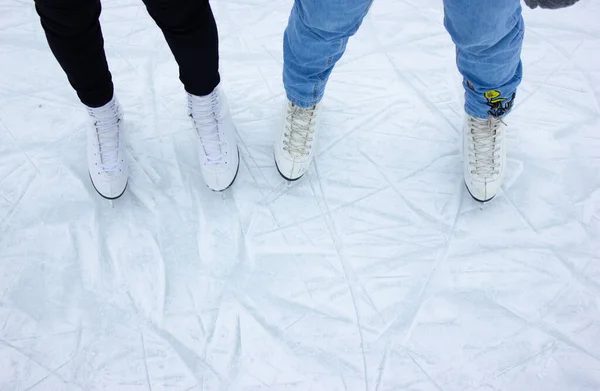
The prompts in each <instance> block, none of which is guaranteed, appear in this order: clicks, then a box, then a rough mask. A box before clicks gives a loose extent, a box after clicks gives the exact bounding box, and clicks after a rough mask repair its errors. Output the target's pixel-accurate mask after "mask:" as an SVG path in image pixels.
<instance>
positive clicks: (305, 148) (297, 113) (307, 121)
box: [283, 103, 316, 157]
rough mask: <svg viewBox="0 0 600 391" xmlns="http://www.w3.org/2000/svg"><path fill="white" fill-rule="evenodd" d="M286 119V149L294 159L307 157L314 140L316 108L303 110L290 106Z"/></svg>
mask: <svg viewBox="0 0 600 391" xmlns="http://www.w3.org/2000/svg"><path fill="white" fill-rule="evenodd" d="M289 105H290V106H289V109H288V114H287V118H286V128H285V140H284V142H283V143H284V149H285V150H287V151H288V152H289V153H290V155H292V156H294V157H305V156H306V155H308V153H309V151H310V148H311V147H312V144H311V143H312V141H313V138H314V132H315V127H314V115H315V111H316V107H315V106H313V107H310V108H302V107H299V106H296V105H294V104H291V103H290V104H289Z"/></svg>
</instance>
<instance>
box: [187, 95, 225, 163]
mask: <svg viewBox="0 0 600 391" xmlns="http://www.w3.org/2000/svg"><path fill="white" fill-rule="evenodd" d="M189 105H190V107H189V108H190V114H191V117H192V119H193V120H194V124H195V127H196V132H197V133H198V136H199V137H200V141H201V143H202V146H203V148H204V154H205V156H206V162H207V163H208V164H211V165H213V164H214V165H216V164H221V163H223V158H224V153H223V150H222V146H223V141H221V137H220V136H221V135H220V132H219V125H220V123H219V115H218V111H219V96H218V91H216V90H215V91H213V92H212V93H211V94H210V95H208V96H203V97H199V96H190V101H189Z"/></svg>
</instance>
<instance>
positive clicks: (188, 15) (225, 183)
mask: <svg viewBox="0 0 600 391" xmlns="http://www.w3.org/2000/svg"><path fill="white" fill-rule="evenodd" d="M144 3H145V4H146V8H147V9H148V13H149V14H150V16H151V17H152V18H153V19H154V21H155V22H156V24H157V25H158V27H160V28H161V30H162V31H163V34H164V35H165V38H166V40H167V43H168V44H169V47H170V48H171V52H173V56H174V57H175V61H177V64H178V65H179V78H180V79H181V82H182V83H183V85H184V87H185V90H186V91H187V93H188V109H189V115H190V117H191V118H192V122H193V124H194V128H195V129H196V132H197V134H198V140H199V147H198V151H199V157H200V171H201V172H202V177H203V178H204V181H205V183H206V185H207V186H208V187H209V188H210V189H212V190H214V191H222V190H225V189H227V188H228V187H229V186H231V184H232V183H233V181H234V180H235V178H236V176H237V172H238V168H239V152H238V148H237V141H236V135H235V127H234V124H233V120H232V118H231V113H230V111H229V106H228V103H227V98H226V97H225V93H224V92H223V89H222V88H221V87H220V86H219V84H220V76H219V38H218V33H217V25H216V23H215V18H214V17H213V13H212V10H211V8H210V5H209V3H208V0H144Z"/></svg>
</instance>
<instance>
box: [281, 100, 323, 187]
mask: <svg viewBox="0 0 600 391" xmlns="http://www.w3.org/2000/svg"><path fill="white" fill-rule="evenodd" d="M318 114H319V106H318V105H316V106H313V107H309V108H302V107H300V106H296V105H295V104H293V103H291V102H289V101H288V102H287V103H286V107H285V114H284V119H283V124H282V126H281V128H280V129H279V134H278V135H277V138H276V140H275V146H274V153H275V164H276V166H277V170H279V173H280V174H281V176H282V177H284V178H285V179H287V180H288V181H295V180H297V179H300V177H302V175H304V173H305V172H306V171H307V170H308V167H309V166H310V163H311V162H312V160H313V157H314V154H315V142H316V136H317V134H316V133H317V128H318Z"/></svg>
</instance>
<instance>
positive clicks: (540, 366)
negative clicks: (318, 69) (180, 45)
mask: <svg viewBox="0 0 600 391" xmlns="http://www.w3.org/2000/svg"><path fill="white" fill-rule="evenodd" d="M291 5H292V1H291V0H282V1H267V0H213V2H212V6H213V8H214V11H215V15H216V18H217V21H218V25H219V30H220V36H221V70H222V76H223V84H224V87H225V90H226V92H227V94H228V97H229V101H230V103H231V106H232V110H233V117H234V120H235V123H236V125H237V131H238V133H239V140H240V151H241V167H240V173H239V176H238V180H237V183H236V184H235V185H234V186H233V187H232V188H231V189H230V190H229V191H227V192H226V193H224V194H215V193H212V192H211V191H210V190H208V189H207V188H206V187H205V185H204V184H203V182H202V179H201V178H200V174H199V167H198V163H197V160H196V155H195V153H196V151H195V150H194V133H193V130H192V126H191V122H190V121H189V118H187V117H186V115H185V114H186V105H185V94H184V91H183V88H182V86H181V84H180V83H179V81H178V79H177V67H176V64H175V61H174V60H173V58H172V56H171V54H170V52H169V50H168V47H167V45H166V43H165V42H164V39H163V37H162V34H161V32H160V31H159V30H158V28H157V27H156V26H155V24H154V22H153V21H152V20H151V19H150V17H149V16H148V15H147V13H146V11H145V9H144V6H143V4H142V3H141V2H140V1H133V0H112V1H108V0H106V1H105V2H104V11H103V15H102V21H103V29H104V32H105V39H106V51H107V55H108V60H109V63H110V65H111V69H112V71H113V76H114V80H115V85H116V89H117V94H118V97H119V99H120V101H121V103H122V105H123V107H124V109H125V113H126V121H127V125H128V128H127V136H128V148H127V150H128V156H127V157H128V158H129V161H130V167H131V179H130V182H129V187H128V191H127V192H126V193H125V195H124V196H123V197H122V198H121V199H119V200H118V201H115V202H114V203H113V205H111V203H109V202H107V201H105V200H103V199H101V198H100V197H99V196H98V195H97V194H96V193H95V191H94V189H93V188H92V186H91V185H90V182H89V178H88V175H87V172H86V164H85V152H84V151H85V147H84V145H85V137H84V134H85V133H84V129H85V126H86V125H87V117H86V116H87V114H86V112H85V110H82V108H81V105H80V104H79V102H78V101H77V98H76V96H75V94H74V93H73V91H72V90H71V88H70V87H69V86H68V84H67V82H66V78H65V76H64V74H63V73H62V71H61V70H60V68H59V66H58V65H57V63H56V61H55V60H54V58H53V57H52V55H51V53H50V51H49V49H48V47H47V44H46V41H45V37H44V34H43V31H42V29H41V27H40V24H39V21H38V18H37V15H36V13H35V10H34V6H33V2H31V1H3V2H1V4H0V71H1V72H0V390H1V391H46V390H48V391H67V390H69V391H70V390H85V391H95V390H111V391H112V390H118V391H120V390H127V391H137V390H144V391H146V390H150V391H201V390H202V391H209V390H245V391H251V390H252V391H256V390H267V389H268V390H318V391H334V390H368V391H392V390H410V391H440V390H443V391H453V390H456V391H499V390H507V391H514V390H536V391H537V390H539V391H576V390H577V391H579V390H590V391H591V390H594V391H597V390H600V344H599V342H600V132H599V130H600V107H599V104H598V102H599V98H600V69H599V66H600V26H599V24H598V15H600V3H598V2H594V1H592V0H581V2H580V3H579V4H578V5H577V6H574V7H572V8H570V9H565V10H561V11H544V10H540V9H537V10H529V9H525V11H524V13H525V19H526V24H527V31H526V39H525V47H524V53H523V61H524V66H525V78H524V81H523V84H522V87H521V88H520V90H519V93H518V97H517V104H516V108H515V110H514V113H513V114H512V115H511V116H510V117H509V118H508V119H507V120H506V121H507V123H508V147H509V150H508V156H509V161H508V168H509V173H508V177H507V179H506V183H505V185H504V186H503V189H502V191H501V192H500V194H499V195H498V196H497V197H496V198H495V199H494V200H493V201H492V202H491V203H489V204H486V205H485V207H483V208H482V207H481V206H480V205H479V204H478V203H476V202H474V201H473V200H472V199H471V198H470V197H469V195H468V193H467V192H466V190H465V189H464V185H463V184H462V172H461V165H460V159H461V158H460V128H461V124H462V120H463V117H462V116H463V114H462V113H463V112H462V92H463V91H462V87H461V85H460V81H461V79H460V76H459V74H458V72H457V70H456V67H455V65H454V47H453V45H452V43H451V40H450V38H449V37H448V35H447V33H446V32H445V30H444V27H443V25H442V18H443V10H442V4H441V2H440V1H434V0H420V1H397V0H377V1H375V3H374V6H373V8H372V10H371V12H370V14H369V16H368V17H367V18H366V20H365V23H364V25H363V27H362V28H361V30H360V31H359V33H358V34H357V35H356V36H355V37H354V38H353V39H352V40H351V41H350V44H349V46H348V51H347V53H346V55H345V57H344V58H343V59H342V61H341V62H340V63H339V66H338V67H337V68H336V70H335V72H334V74H333V76H332V78H331V81H330V83H329V86H328V90H327V94H326V98H325V100H324V107H323V121H322V124H323V127H322V129H321V133H320V136H321V137H320V143H319V145H318V151H317V157H316V162H315V164H314V165H313V166H312V168H311V169H310V171H309V173H308V174H307V176H306V177H305V178H303V179H302V180H300V181H298V182H296V183H293V184H291V185H289V184H287V183H285V181H284V180H283V179H281V177H280V176H279V175H278V173H277V171H276V170H275V166H274V162H273V156H272V149H271V144H272V139H273V135H274V132H275V129H276V127H277V126H278V124H279V115H280V114H279V113H280V110H281V108H282V107H283V96H284V95H283V86H282V81H281V73H282V32H283V29H284V28H285V25H286V21H287V17H288V15H289V10H290V8H291Z"/></svg>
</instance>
